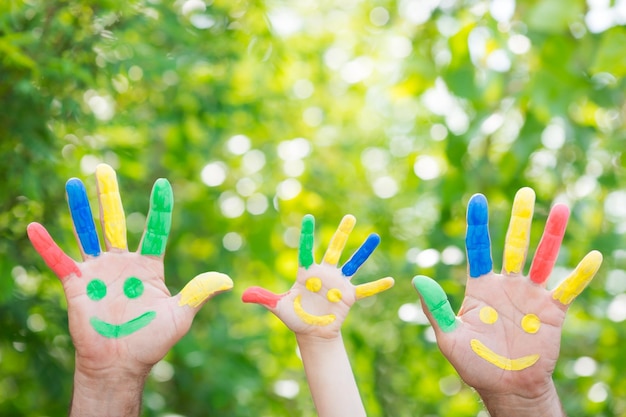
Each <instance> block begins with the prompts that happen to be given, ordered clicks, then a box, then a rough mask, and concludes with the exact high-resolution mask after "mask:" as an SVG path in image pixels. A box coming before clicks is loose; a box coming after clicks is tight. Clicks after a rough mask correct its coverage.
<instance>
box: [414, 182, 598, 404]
mask: <svg viewBox="0 0 626 417" xmlns="http://www.w3.org/2000/svg"><path fill="white" fill-rule="evenodd" d="M534 202H535V194H534V192H533V190H532V189H530V188H523V189H521V190H520V191H519V192H518V193H517V195H516V197H515V201H514V203H513V209H512V215H511V221H510V224H509V229H508V232H507V236H506V242H505V247H504V266H503V270H502V273H501V274H496V273H494V272H493V270H492V260H491V242H490V239H489V231H488V210H487V200H486V199H485V197H484V196H482V195H480V194H477V195H474V196H473V197H472V199H471V200H470V202H469V206H468V209H467V235H466V245H467V255H468V264H469V271H468V273H469V276H468V279H467V287H466V291H465V299H464V301H463V305H462V306H461V309H460V311H459V313H458V315H457V316H455V314H454V312H453V311H452V308H451V307H450V303H449V302H448V300H447V297H446V295H445V293H444V292H443V290H442V289H441V287H440V286H439V284H437V283H436V282H435V281H433V280H432V279H430V278H427V277H424V276H416V277H415V278H414V279H413V285H414V286H415V288H416V289H417V291H418V292H419V293H420V296H421V298H422V305H423V306H424V310H425V312H426V314H427V316H428V318H429V320H430V322H431V324H432V325H433V328H434V330H435V334H436V337H437V343H438V344H439V348H440V349H441V351H442V353H443V354H444V355H445V356H446V357H447V358H448V360H449V361H450V362H451V363H452V365H453V366H454V367H455V368H456V370H457V371H458V373H459V375H460V376H461V378H463V380H464V381H465V382H466V383H467V384H469V385H471V386H472V387H474V388H475V389H476V390H477V391H478V393H479V394H480V395H481V396H482V397H483V400H485V403H486V405H487V407H488V408H490V407H491V408H490V411H491V412H492V413H493V414H492V415H509V416H518V415H519V416H521V415H526V414H523V413H522V414H519V413H514V412H512V411H511V410H507V411H506V412H504V411H503V410H502V409H501V408H500V405H502V404H504V403H507V402H508V403H509V404H511V406H514V404H513V402H514V401H516V400H514V398H515V399H527V400H529V402H533V401H534V405H533V407H531V408H529V409H528V410H529V411H530V412H532V411H533V410H534V411H537V410H544V411H543V412H539V413H537V415H546V416H549V415H560V414H559V413H560V403H559V402H558V397H556V402H555V401H554V398H555V395H556V392H555V391H554V386H553V383H552V373H553V371H554V367H555V364H556V361H557V359H558V356H559V346H560V336H561V328H562V326H563V321H564V320H565V313H566V312H567V308H568V306H569V304H570V303H571V302H572V301H573V300H574V298H576V296H578V294H580V293H581V292H582V290H583V289H584V288H585V287H586V286H587V284H588V283H589V282H590V281H591V279H592V278H593V277H594V275H595V273H596V272H597V270H598V268H599V267H600V264H601V262H602V255H601V254H600V253H599V252H597V251H592V252H590V253H589V254H588V255H587V256H586V257H585V258H584V259H583V260H582V261H581V262H580V264H579V265H578V267H577V268H576V269H575V270H574V271H573V272H572V273H571V274H570V275H569V276H568V277H567V278H566V279H565V280H564V281H563V282H562V283H561V284H560V285H558V287H557V288H556V289H554V290H552V291H548V290H546V288H545V286H546V281H547V279H548V276H549V274H550V272H551V271H552V268H553V266H554V263H555V261H556V258H557V255H558V251H559V248H560V246H561V241H562V239H563V235H564V234H565V227H566V224H567V219H568V217H569V209H568V208H567V207H566V206H564V205H555V206H554V207H553V208H552V210H551V212H550V215H549V217H548V220H547V224H546V227H545V231H544V234H543V237H542V239H541V242H540V243H539V247H538V248H537V252H536V253H535V257H534V260H533V263H532V266H531V268H530V272H529V276H528V277H525V276H524V275H523V268H524V262H525V259H526V254H527V249H528V243H529V234H530V225H531V221H532V215H533V210H534ZM548 398H551V399H552V400H553V401H552V403H551V404H552V409H551V411H554V413H552V412H551V411H547V410H548V408H543V409H542V408H538V407H539V406H540V405H539V404H540V402H541V401H540V400H543V399H548ZM494 399H497V400H495V401H493V400H494ZM520 401H522V402H523V400H520ZM529 415H530V414H529Z"/></svg>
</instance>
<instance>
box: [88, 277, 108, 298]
mask: <svg viewBox="0 0 626 417" xmlns="http://www.w3.org/2000/svg"><path fill="white" fill-rule="evenodd" d="M105 295H107V286H106V284H105V283H104V282H103V281H102V280H100V279H98V278H96V279H92V280H91V281H89V284H87V297H89V298H91V299H92V300H94V301H99V300H102V299H103V298H104V296H105Z"/></svg>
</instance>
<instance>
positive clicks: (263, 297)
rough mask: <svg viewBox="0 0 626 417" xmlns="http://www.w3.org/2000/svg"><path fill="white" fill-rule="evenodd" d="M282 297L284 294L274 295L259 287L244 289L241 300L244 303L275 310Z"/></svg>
mask: <svg viewBox="0 0 626 417" xmlns="http://www.w3.org/2000/svg"><path fill="white" fill-rule="evenodd" d="M283 297H284V294H274V293H273V292H271V291H269V290H266V289H265V288H261V287H250V288H248V289H246V290H245V291H244V292H243V294H242V296H241V300H242V301H243V302H244V303H255V304H261V305H263V306H265V307H267V308H269V309H272V308H276V304H278V302H279V301H280V299H281V298H283Z"/></svg>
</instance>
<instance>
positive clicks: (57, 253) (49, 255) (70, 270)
mask: <svg viewBox="0 0 626 417" xmlns="http://www.w3.org/2000/svg"><path fill="white" fill-rule="evenodd" d="M26 233H27V234H28V238H29V239H30V241H31V243H32V244H33V247H34V248H35V250H36V251H37V253H39V255H40V256H41V257H42V258H43V260H44V262H45V263H46V265H48V267H49V268H50V269H52V272H54V273H55V274H56V276H57V277H59V278H60V279H61V280H63V279H64V278H67V277H69V276H70V275H72V274H74V275H76V276H78V277H79V276H80V275H81V273H80V269H79V268H78V265H76V262H74V260H72V258H70V257H69V256H67V255H66V254H65V252H63V251H62V250H61V248H59V246H58V245H57V244H56V243H55V242H54V240H53V239H52V237H50V234H49V233H48V231H47V230H46V229H45V228H44V227H43V226H42V225H40V224H39V223H31V224H29V225H28V227H27V228H26Z"/></svg>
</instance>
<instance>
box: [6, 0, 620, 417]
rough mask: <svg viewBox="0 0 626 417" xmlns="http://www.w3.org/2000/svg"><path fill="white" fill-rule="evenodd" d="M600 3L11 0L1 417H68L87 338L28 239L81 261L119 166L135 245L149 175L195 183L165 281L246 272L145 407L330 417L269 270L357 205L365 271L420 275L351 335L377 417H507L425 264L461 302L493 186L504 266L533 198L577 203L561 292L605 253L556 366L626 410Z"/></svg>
mask: <svg viewBox="0 0 626 417" xmlns="http://www.w3.org/2000/svg"><path fill="white" fill-rule="evenodd" d="M589 4H590V5H591V6H589V5H588V4H587V3H586V2H585V1H582V0H544V1H518V2H517V3H515V2H512V1H510V0H507V1H505V0H498V1H497V2H492V3H490V2H486V1H480V0H466V1H462V0H458V1H453V0H429V1H426V0H403V1H399V2H394V1H384V0H380V1H370V0H346V1H341V2H335V1H327V0H320V1H314V0H302V1H293V2H286V1H278V0H276V1H267V2H262V1H256V0H249V1H245V0H234V1H231V0H214V1H210V0H209V1H208V2H206V3H202V2H201V1H200V0H195V1H194V0H190V1H182V0H179V1H176V2H170V1H163V0H145V1H128V2H119V1H113V0H108V1H107V0H97V1H91V2H86V1H75V0H66V1H62V0H45V1H44V0H22V1H18V0H6V1H2V2H0V109H1V111H0V178H2V180H1V181H0V195H1V196H2V197H1V199H0V272H1V274H0V276H1V279H0V415H6V416H13V415H23V416H44V415H46V416H60V415H64V414H65V413H66V412H67V411H66V410H67V407H68V403H69V400H70V396H71V389H72V372H73V357H74V356H73V347H72V343H71V340H70V337H69V334H68V329H67V315H66V303H65V299H64V296H63V292H62V288H61V285H60V284H59V282H58V280H57V279H56V278H55V277H54V275H53V274H52V272H51V271H49V270H48V269H47V268H46V266H45V264H44V263H43V261H42V260H41V259H40V258H39V257H38V255H37V254H36V252H35V251H34V249H33V248H32V246H31V245H30V243H29V242H28V240H27V238H26V236H25V229H26V225H27V224H28V223H29V222H31V221H38V222H40V223H42V224H44V225H45V226H46V228H47V229H48V230H49V231H50V233H51V234H52V236H53V237H54V238H55V240H56V241H57V242H58V244H59V245H60V246H61V247H62V248H64V249H65V250H66V251H67V253H68V254H70V256H72V257H74V258H75V259H79V252H78V248H77V246H76V242H75V241H74V237H73V234H72V232H71V221H70V218H69V214H68V211H67V208H66V203H65V196H64V194H65V192H64V184H65V181H66V180H67V179H68V178H70V177H73V176H76V177H79V178H81V179H82V180H83V181H84V182H85V184H86V186H87V190H88V193H89V196H90V199H91V201H92V207H94V212H95V214H96V215H97V209H96V207H97V199H96V198H95V180H94V177H93V170H94V168H95V165H96V164H97V163H99V162H106V163H109V164H111V165H112V166H113V167H114V168H115V169H116V171H117V174H118V180H119V183H120V192H121V195H122V199H123V202H124V209H125V212H126V215H127V219H128V220H127V221H128V233H129V245H130V247H131V248H133V247H136V245H137V244H138V242H139V239H140V237H141V234H142V231H143V225H144V221H145V214H146V212H147V205H148V198H149V192H150V188H151V186H152V184H153V182H154V181H155V180H156V179H157V178H159V177H167V178H168V179H169V180H170V182H171V183H172V186H173V189H174V194H175V200H176V204H175V208H174V217H173V228H172V233H171V236H170V240H169V242H168V248H167V254H166V258H165V263H166V283H167V284H168V286H169V287H170V289H171V291H172V292H173V293H177V292H178V291H179V290H180V289H181V288H182V287H183V286H184V284H185V283H186V282H187V281H188V280H189V279H191V278H192V277H193V276H195V275H196V274H197V273H199V272H202V271H206V270H216V271H222V272H225V273H228V274H229V275H230V276H231V277H232V278H233V280H234V282H235V287H234V290H233V291H232V292H230V293H227V294H222V295H220V296H219V297H216V298H215V299H213V300H211V301H210V302H209V303H208V304H207V305H206V306H205V307H203V309H202V310H201V311H200V313H199V314H198V316H197V317H196V319H195V321H194V324H193V326H192V328H191V330H190V332H189V333H188V334H187V335H186V336H185V337H184V338H183V339H182V340H181V341H180V342H179V343H178V344H177V345H176V346H175V347H174V348H173V349H172V351H171V352H170V353H169V354H168V355H167V357H166V358H165V359H164V361H163V362H161V363H159V364H158V365H157V366H156V367H155V369H154V371H153V373H152V374H151V376H150V378H149V380H148V383H147V386H146V390H145V395H144V403H143V409H144V412H143V413H144V415H145V416H167V415H169V416H171V415H182V416H203V415H206V416H214V417H217V416H238V417H239V416H241V417H244V416H255V417H260V416H303V417H307V416H314V415H315V411H314V408H313V406H312V402H311V399H310V395H309V392H308V388H307V385H306V380H305V378H304V372H303V369H302V364H301V362H300V360H299V358H298V356H297V354H296V344H295V339H294V337H293V335H292V334H291V333H290V332H289V331H288V330H287V329H286V328H285V326H284V325H283V324H282V323H281V322H279V321H278V320H277V319H276V318H274V317H273V316H272V315H271V314H270V313H268V312H266V311H265V310H264V309H263V308H262V307H260V306H257V305H250V304H243V303H242V302H241V293H242V292H243V291H244V289H245V288H247V287H249V286H251V285H261V286H264V287H266V288H269V289H272V290H274V291H275V292H283V291H285V290H287V289H288V288H289V287H290V286H291V284H292V282H293V279H294V277H295V272H296V268H297V236H298V231H299V226H300V220H301V218H302V216H303V215H304V214H306V213H312V214H314V215H315V217H316V220H317V227H316V255H317V259H320V257H321V255H322V251H323V249H324V248H325V247H326V244H327V243H328V240H329V239H330V236H331V235H332V233H333V231H334V230H335V228H336V226H337V224H338V222H339V220H340V219H341V217H342V215H343V214H344V213H351V214H354V215H355V216H356V218H357V221H358V223H357V226H356V229H355V231H354V232H353V234H352V236H351V239H350V241H349V243H348V246H347V248H346V250H345V251H344V257H343V258H342V261H345V259H346V258H347V256H348V255H349V254H350V253H351V252H352V251H354V250H355V249H356V247H358V245H359V244H360V242H361V241H362V240H363V239H364V238H365V237H366V236H367V235H368V234H369V233H370V232H374V231H375V232H377V233H379V234H380V235H381V238H382V242H381V245H380V247H379V249H378V250H377V251H376V253H375V254H374V255H373V256H372V258H371V259H370V260H369V261H368V263H366V264H365V266H364V267H363V268H362V269H361V270H360V272H359V273H358V274H357V275H356V277H355V279H354V282H355V283H362V282H367V281H371V280H374V279H377V278H380V277H383V276H393V277H394V278H395V280H396V286H395V287H394V288H393V289H391V290H389V291H387V292H385V293H382V294H380V295H378V296H376V297H373V298H372V299H366V300H362V301H361V302H359V303H357V305H355V306H354V307H353V308H352V312H351V313H350V315H349V316H348V320H347V321H346V322H345V324H344V326H343V335H344V338H345V341H346V345H347V349H348V352H349V354H350V357H351V361H352V364H353V367H354V371H355V374H356V376H357V380H358V384H359V388H360V390H361V394H362V396H363V399H364V401H365V406H366V409H367V411H368V414H369V415H370V416H393V417H399V416H417V415H422V416H455V417H457V416H458V417H463V416H485V415H486V414H484V411H482V406H481V404H480V403H479V398H478V396H477V395H476V394H475V393H474V392H473V391H472V390H471V389H470V388H469V387H467V386H465V385H464V384H463V383H462V382H461V381H460V380H459V378H458V376H457V374H456V373H455V371H454V369H453V368H452V367H451V366H450V365H449V364H448V363H447V362H446V361H445V359H444V358H443V357H442V355H441V354H440V353H439V350H438V348H437V346H436V344H435V343H434V342H433V337H432V331H431V330H429V326H428V325H427V324H426V323H425V322H424V321H423V317H422V316H420V314H419V311H420V308H419V304H418V297H417V294H416V293H415V291H414V290H413V289H412V287H411V284H410V281H411V278H412V277H413V276H414V275H416V274H426V275H430V276H433V277H435V278H436V279H437V280H438V281H439V282H440V283H441V284H442V286H443V287H444V288H445V290H446V291H447V292H448V293H449V295H450V299H451V303H452V305H453V307H454V308H458V307H459V306H460V303H461V301H462V297H463V292H464V285H463V284H464V281H465V257H464V230H465V218H464V216H465V207H466V203H467V200H468V199H469V197H470V196H471V195H472V194H474V193H477V192H481V193H483V194H485V195H486V196H487V198H488V200H489V203H490V213H491V214H490V216H491V217H490V222H491V237H492V242H493V256H494V267H495V268H496V269H497V270H499V268H500V267H501V261H500V259H501V257H502V250H501V248H502V244H503V240H504V232H505V230H506V226H507V224H508V219H509V213H510V209H511V202H512V199H513V196H514V194H515V192H516V190H517V189H519V188H520V187H522V186H530V187H533V188H534V189H535V191H536V193H537V205H536V210H535V222H534V224H533V228H532V239H531V246H530V255H532V253H533V252H534V248H535V247H536V245H537V241H538V240H539V237H540V234H541V231H542V229H543V225H544V222H545V218H546V216H547V213H548V211H549V208H550V206H551V204H553V202H554V201H561V202H565V203H567V204H568V205H569V206H570V208H571V210H572V215H571V218H570V222H569V226H568V230H567V234H566V236H565V239H564V245H563V248H562V249H561V251H560V256H559V259H558V262H557V267H556V269H555V272H554V277H553V279H552V280H551V282H550V284H549V286H550V288H551V287H553V286H554V284H555V281H558V279H560V278H562V277H563V276H564V275H565V274H566V273H567V272H568V271H569V270H571V269H572V268H573V267H574V266H575V265H576V264H577V262H578V261H579V260H580V259H581V258H582V257H583V256H584V255H585V254H586V253H587V252H588V251H589V250H591V249H598V250H600V251H601V252H602V253H603V254H604V257H605V262H604V264H603V266H602V268H601V270H600V272H599V273H598V275H597V277H596V278H595V280H594V281H593V282H592V283H591V285H590V286H589V287H588V289H587V290H586V291H585V292H584V293H583V294H582V295H581V296H580V297H579V298H578V299H577V300H576V301H575V303H574V304H573V305H572V307H571V309H570V311H569V313H568V317H567V320H566V322H565V325H564V330H563V338H562V348H561V356H560V360H559V362H558V364H557V368H556V371H555V374H554V379H555V381H556V385H557V388H558V391H559V393H560V395H561V399H562V401H563V403H564V406H565V408H566V410H567V412H568V414H569V415H570V416H572V417H575V416H624V415H626V379H624V377H623V375H624V372H625V371H626V355H624V348H623V343H624V340H626V323H624V320H625V319H626V272H624V271H625V269H626V244H625V242H624V233H625V232H626V175H625V174H624V169H625V168H624V167H625V164H626V154H625V153H624V149H625V145H626V131H625V129H624V124H625V120H626V104H625V101H624V95H625V92H626V81H625V78H624V75H626V54H625V53H624V51H625V48H626V46H625V45H626V28H625V27H624V26H623V25H624V24H625V23H626V17H625V16H626V12H624V9H625V7H626V6H625V4H626V3H625V2H624V1H623V0H620V1H619V2H616V1H611V2H607V4H604V3H603V2H595V3H594V2H590V3H589Z"/></svg>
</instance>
